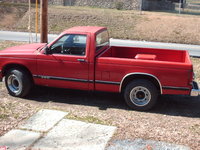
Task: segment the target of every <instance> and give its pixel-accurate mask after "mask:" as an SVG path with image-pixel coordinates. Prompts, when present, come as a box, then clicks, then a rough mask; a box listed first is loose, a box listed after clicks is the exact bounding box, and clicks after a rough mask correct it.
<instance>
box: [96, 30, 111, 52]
mask: <svg viewBox="0 0 200 150" xmlns="http://www.w3.org/2000/svg"><path fill="white" fill-rule="evenodd" d="M108 47H109V34H108V31H107V30H104V31H102V32H100V33H98V34H97V35H96V53H97V52H99V51H100V50H105V49H107V48H108Z"/></svg>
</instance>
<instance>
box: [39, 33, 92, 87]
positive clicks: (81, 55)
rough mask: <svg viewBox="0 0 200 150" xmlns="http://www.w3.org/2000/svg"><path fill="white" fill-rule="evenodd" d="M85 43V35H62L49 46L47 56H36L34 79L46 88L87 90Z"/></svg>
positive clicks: (86, 47) (87, 65) (86, 46)
mask: <svg viewBox="0 0 200 150" xmlns="http://www.w3.org/2000/svg"><path fill="white" fill-rule="evenodd" d="M87 43H88V42H87V35H84V34H66V35H63V36H62V37H60V38H59V39H58V40H57V41H56V42H54V43H53V44H52V45H51V46H49V52H50V53H49V54H40V55H38V59H37V68H38V74H37V75H35V77H37V78H38V79H39V80H40V82H41V84H42V85H46V86H52V87H61V88H72V89H82V90H88V71H89V69H88V68H89V63H88V59H87V55H86V52H87V49H88V48H89V44H87Z"/></svg>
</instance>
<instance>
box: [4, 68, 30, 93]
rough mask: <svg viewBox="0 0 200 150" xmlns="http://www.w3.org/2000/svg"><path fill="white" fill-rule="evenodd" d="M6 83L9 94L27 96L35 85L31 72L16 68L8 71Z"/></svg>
mask: <svg viewBox="0 0 200 150" xmlns="http://www.w3.org/2000/svg"><path fill="white" fill-rule="evenodd" d="M5 84H6V88H7V90H8V92H9V94H10V95H12V96H15V97H25V96H27V95H28V93H29V92H30V90H31V88H32V85H33V84H32V80H31V77H30V76H29V74H28V73H27V72H26V71H24V70H21V69H16V68H14V69H10V70H9V71H8V72H7V73H6V76H5Z"/></svg>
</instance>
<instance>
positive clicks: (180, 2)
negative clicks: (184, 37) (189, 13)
mask: <svg viewBox="0 0 200 150" xmlns="http://www.w3.org/2000/svg"><path fill="white" fill-rule="evenodd" d="M179 14H181V0H179Z"/></svg>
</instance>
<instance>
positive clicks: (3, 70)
mask: <svg viewBox="0 0 200 150" xmlns="http://www.w3.org/2000/svg"><path fill="white" fill-rule="evenodd" d="M12 68H16V69H21V70H23V71H25V72H26V73H27V74H28V75H29V77H31V80H32V81H33V76H32V74H31V72H30V71H29V70H28V69H27V68H26V67H25V66H23V65H20V64H8V65H6V66H4V67H3V69H2V75H3V76H6V73H7V71H8V70H10V69H12Z"/></svg>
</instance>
